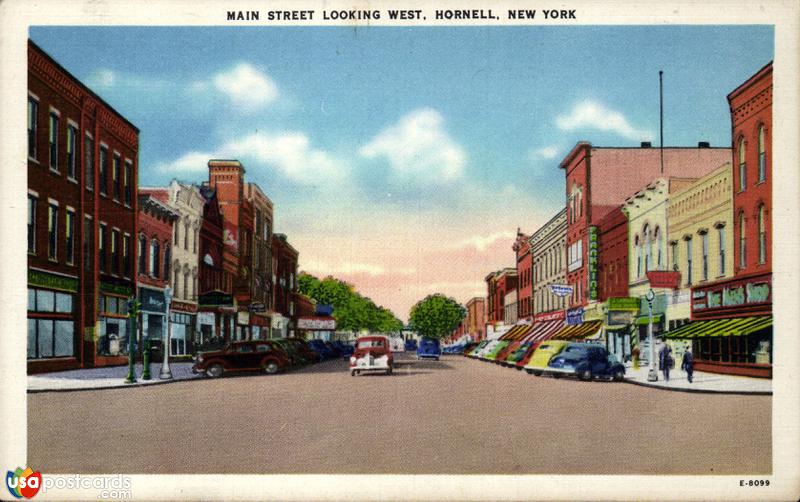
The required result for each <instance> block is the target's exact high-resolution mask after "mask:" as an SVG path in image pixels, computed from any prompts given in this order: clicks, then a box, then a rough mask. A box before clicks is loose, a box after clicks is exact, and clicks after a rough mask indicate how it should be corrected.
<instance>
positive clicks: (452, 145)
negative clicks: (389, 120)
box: [359, 108, 466, 181]
mask: <svg viewBox="0 0 800 502" xmlns="http://www.w3.org/2000/svg"><path fill="white" fill-rule="evenodd" d="M359 153H360V154H361V155H362V156H363V157H365V158H368V159H374V158H377V157H386V158H387V159H388V160H389V163H390V165H391V167H392V170H393V171H394V172H395V173H396V174H397V175H399V176H400V177H403V178H406V177H420V176H422V177H424V179H426V180H430V181H451V180H454V179H458V178H460V177H461V176H462V174H463V172H464V163H465V159H466V155H465V153H464V150H463V149H462V148H461V146H460V145H459V144H457V143H456V142H455V141H454V140H453V139H452V138H451V137H450V136H449V135H448V134H447V131H446V130H445V128H444V119H443V117H442V116H441V114H440V113H439V112H438V111H436V110H433V109H430V108H422V109H419V110H415V111H413V112H411V113H409V114H407V115H405V116H404V117H402V118H401V119H400V120H399V121H398V122H397V123H395V124H393V125H391V126H389V127H387V128H386V129H384V130H383V131H381V132H380V133H378V134H377V135H376V136H375V137H374V138H372V140H371V141H370V142H369V143H367V144H366V145H364V146H362V147H361V149H360V150H359Z"/></svg>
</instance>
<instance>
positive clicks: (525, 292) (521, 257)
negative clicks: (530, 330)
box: [512, 229, 533, 322]
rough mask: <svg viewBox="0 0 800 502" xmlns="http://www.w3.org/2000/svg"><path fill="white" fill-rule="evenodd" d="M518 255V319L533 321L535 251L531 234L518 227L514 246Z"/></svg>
mask: <svg viewBox="0 0 800 502" xmlns="http://www.w3.org/2000/svg"><path fill="white" fill-rule="evenodd" d="M512 249H513V250H514V253H516V255H517V320H518V321H527V322H532V321H533V253H531V243H530V236H529V235H525V234H523V233H522V232H520V231H519V229H517V240H516V241H515V242H514V245H513V246H512Z"/></svg>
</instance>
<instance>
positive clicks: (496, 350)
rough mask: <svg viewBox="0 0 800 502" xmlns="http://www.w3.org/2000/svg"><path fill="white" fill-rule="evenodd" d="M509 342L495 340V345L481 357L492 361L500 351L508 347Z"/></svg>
mask: <svg viewBox="0 0 800 502" xmlns="http://www.w3.org/2000/svg"><path fill="white" fill-rule="evenodd" d="M509 343H511V342H506V341H502V342H497V345H495V346H494V348H493V349H492V350H490V351H489V352H488V353H487V354H486V355H485V356H483V358H484V359H485V360H487V361H494V360H495V359H496V358H497V354H499V353H500V351H502V350H503V349H505V348H506V347H508V344H509Z"/></svg>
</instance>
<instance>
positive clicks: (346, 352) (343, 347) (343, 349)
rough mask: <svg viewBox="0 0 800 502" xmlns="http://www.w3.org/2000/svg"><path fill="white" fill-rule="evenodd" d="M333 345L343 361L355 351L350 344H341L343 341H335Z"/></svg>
mask: <svg viewBox="0 0 800 502" xmlns="http://www.w3.org/2000/svg"><path fill="white" fill-rule="evenodd" d="M333 345H334V346H335V347H336V348H337V349H339V353H340V354H341V355H342V357H343V358H345V359H350V356H352V355H353V352H354V351H355V347H353V346H352V345H350V344H347V343H344V342H343V341H341V340H337V341H335V342H333Z"/></svg>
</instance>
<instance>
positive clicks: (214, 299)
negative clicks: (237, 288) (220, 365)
mask: <svg viewBox="0 0 800 502" xmlns="http://www.w3.org/2000/svg"><path fill="white" fill-rule="evenodd" d="M197 304H198V305H197V325H198V328H197V330H196V332H195V333H196V334H195V337H196V338H195V349H196V350H211V349H215V348H219V347H221V346H223V345H224V344H225V343H227V342H229V341H231V340H232V338H231V336H232V334H233V333H234V323H235V321H236V319H235V317H236V307H235V306H234V302H233V296H232V295H230V294H228V293H224V292H222V291H210V292H208V293H203V294H201V295H200V296H199V297H198V300H197Z"/></svg>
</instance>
